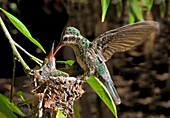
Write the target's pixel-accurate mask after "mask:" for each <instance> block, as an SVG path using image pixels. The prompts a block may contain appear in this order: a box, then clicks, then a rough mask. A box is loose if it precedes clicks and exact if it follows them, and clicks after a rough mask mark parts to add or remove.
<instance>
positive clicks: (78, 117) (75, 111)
mask: <svg viewBox="0 0 170 118" xmlns="http://www.w3.org/2000/svg"><path fill="white" fill-rule="evenodd" d="M73 110H74V116H75V117H76V118H81V116H80V112H79V109H78V108H77V105H76V103H75V102H74V104H73Z"/></svg>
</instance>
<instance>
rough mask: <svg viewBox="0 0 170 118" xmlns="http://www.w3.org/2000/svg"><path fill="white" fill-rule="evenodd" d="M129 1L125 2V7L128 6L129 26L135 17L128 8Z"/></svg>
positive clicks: (129, 7)
mask: <svg viewBox="0 0 170 118" xmlns="http://www.w3.org/2000/svg"><path fill="white" fill-rule="evenodd" d="M129 2H130V0H128V1H127V5H128V17H129V24H132V23H134V22H135V16H134V14H133V13H132V8H131V6H130V3H129Z"/></svg>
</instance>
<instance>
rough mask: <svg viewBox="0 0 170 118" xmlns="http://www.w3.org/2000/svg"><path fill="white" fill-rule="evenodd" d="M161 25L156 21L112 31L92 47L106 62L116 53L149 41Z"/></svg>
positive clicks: (101, 36)
mask: <svg viewBox="0 0 170 118" xmlns="http://www.w3.org/2000/svg"><path fill="white" fill-rule="evenodd" d="M158 29H159V24H158V23H157V22H154V21H144V22H137V23H134V24H130V25H125V26H123V27H120V28H117V29H114V30H110V31H107V32H105V33H104V34H102V35H100V36H98V37H97V38H96V39H95V40H94V41H93V42H92V46H93V48H94V50H95V52H97V53H98V55H99V56H100V58H101V59H102V60H103V61H104V62H105V61H107V60H109V59H110V58H111V57H112V55H113V54H114V53H115V52H124V51H127V50H130V49H132V48H133V47H135V46H137V45H139V44H141V43H142V42H143V41H144V40H146V39H149V37H150V35H151V33H156V32H157V31H158Z"/></svg>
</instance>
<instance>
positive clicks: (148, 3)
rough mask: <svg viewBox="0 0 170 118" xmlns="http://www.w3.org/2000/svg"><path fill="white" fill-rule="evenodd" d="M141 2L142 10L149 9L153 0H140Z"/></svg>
mask: <svg viewBox="0 0 170 118" xmlns="http://www.w3.org/2000/svg"><path fill="white" fill-rule="evenodd" d="M141 2H142V4H143V5H144V8H143V10H151V8H152V6H153V0H141Z"/></svg>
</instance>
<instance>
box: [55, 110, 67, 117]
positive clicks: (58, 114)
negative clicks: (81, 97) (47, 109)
mask: <svg viewBox="0 0 170 118" xmlns="http://www.w3.org/2000/svg"><path fill="white" fill-rule="evenodd" d="M56 118H67V117H66V116H65V115H64V114H63V113H62V112H61V111H60V110H59V109H57V114H56Z"/></svg>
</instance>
